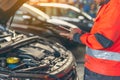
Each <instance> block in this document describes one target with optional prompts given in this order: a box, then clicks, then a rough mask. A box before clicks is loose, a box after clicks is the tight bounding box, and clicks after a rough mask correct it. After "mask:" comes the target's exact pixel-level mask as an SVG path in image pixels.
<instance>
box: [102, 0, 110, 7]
mask: <svg viewBox="0 0 120 80" xmlns="http://www.w3.org/2000/svg"><path fill="white" fill-rule="evenodd" d="M109 1H110V0H105V1H104V2H101V3H100V6H101V5H104V4H107V3H108V2H109Z"/></svg>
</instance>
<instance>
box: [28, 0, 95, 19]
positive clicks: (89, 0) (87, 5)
mask: <svg viewBox="0 0 120 80" xmlns="http://www.w3.org/2000/svg"><path fill="white" fill-rule="evenodd" d="M30 1H31V4H32V3H33V4H34V3H37V2H46V3H48V2H49V3H54V2H55V3H65V4H70V5H73V6H75V7H77V8H79V9H81V10H83V11H85V12H86V13H88V14H89V15H90V16H92V17H93V18H95V16H96V11H97V6H96V4H94V0H30Z"/></svg>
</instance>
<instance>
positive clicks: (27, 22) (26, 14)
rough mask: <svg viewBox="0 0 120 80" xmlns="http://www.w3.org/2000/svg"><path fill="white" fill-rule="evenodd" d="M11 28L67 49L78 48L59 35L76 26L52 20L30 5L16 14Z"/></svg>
mask: <svg viewBox="0 0 120 80" xmlns="http://www.w3.org/2000/svg"><path fill="white" fill-rule="evenodd" d="M10 28H11V29H13V30H15V31H17V32H20V33H24V34H28V35H38V36H42V37H45V38H49V39H50V40H52V41H57V42H59V43H60V44H62V45H63V46H65V47H66V48H71V47H72V48H73V47H76V46H78V43H75V42H73V41H70V40H69V39H66V38H65V37H62V36H60V35H59V33H60V32H69V31H70V28H77V26H76V25H74V24H71V23H68V22H66V21H63V20H59V19H53V18H50V17H49V16H48V15H47V14H45V13H44V12H42V11H41V10H39V9H37V8H35V7H34V6H31V5H29V4H24V5H23V6H21V8H20V9H19V10H18V11H17V12H16V14H15V15H14V19H13V22H12V24H11V27H10Z"/></svg>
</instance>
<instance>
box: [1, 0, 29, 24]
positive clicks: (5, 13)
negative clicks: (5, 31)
mask: <svg viewBox="0 0 120 80" xmlns="http://www.w3.org/2000/svg"><path fill="white" fill-rule="evenodd" d="M26 1H28V0H0V24H6V22H7V21H8V20H9V19H10V17H11V16H13V15H14V13H15V11H16V10H17V9H18V8H19V7H20V6H21V5H22V4H23V3H25V2H26Z"/></svg>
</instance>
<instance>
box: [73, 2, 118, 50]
mask: <svg viewBox="0 0 120 80" xmlns="http://www.w3.org/2000/svg"><path fill="white" fill-rule="evenodd" d="M116 4H117V3H116ZM104 8H105V9H104V10H103V12H102V14H101V16H100V17H99V19H98V20H97V21H96V22H95V23H94V25H93V29H92V31H91V32H90V33H85V34H82V35H81V34H78V33H77V34H74V36H73V40H74V41H76V42H79V43H83V44H85V45H86V46H88V47H90V48H93V49H105V48H108V47H111V46H112V45H113V44H114V43H115V42H116V41H117V40H119V39H120V12H119V10H118V9H120V7H119V5H117V6H115V5H114V6H113V5H110V6H109V7H104ZM96 27H97V28H96Z"/></svg>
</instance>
